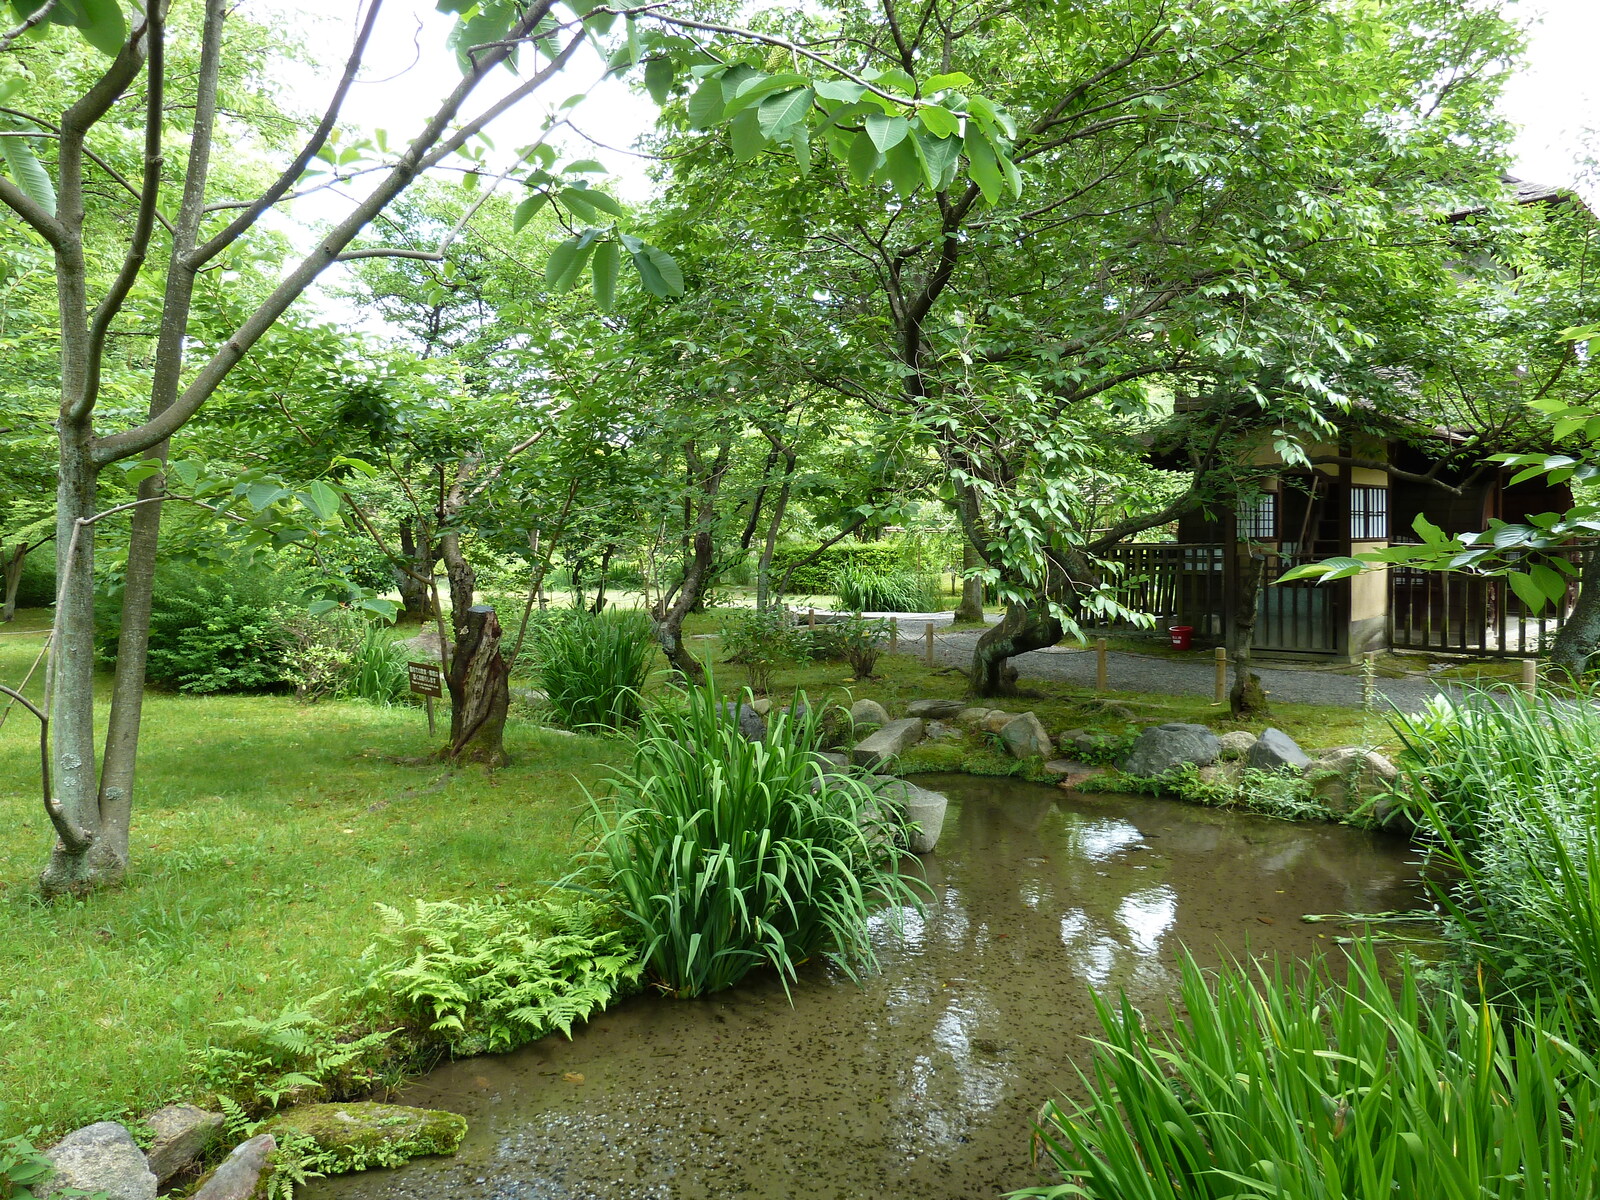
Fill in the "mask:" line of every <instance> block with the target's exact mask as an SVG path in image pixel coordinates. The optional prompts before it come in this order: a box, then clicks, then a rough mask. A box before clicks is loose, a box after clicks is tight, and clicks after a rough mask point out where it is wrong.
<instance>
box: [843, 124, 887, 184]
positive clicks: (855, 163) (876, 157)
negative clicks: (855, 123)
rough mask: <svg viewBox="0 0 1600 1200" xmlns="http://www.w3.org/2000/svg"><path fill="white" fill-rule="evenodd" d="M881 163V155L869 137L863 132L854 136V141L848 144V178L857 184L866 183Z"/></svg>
mask: <svg viewBox="0 0 1600 1200" xmlns="http://www.w3.org/2000/svg"><path fill="white" fill-rule="evenodd" d="M882 161H883V155H882V154H880V153H878V148H877V146H875V145H873V144H872V138H871V136H870V135H869V134H867V132H866V131H865V130H863V131H862V132H861V133H858V134H856V140H855V141H854V142H852V143H851V144H850V159H849V167H850V177H851V178H852V179H854V180H855V181H856V182H857V183H866V182H867V181H868V180H870V179H871V178H872V176H873V175H874V174H875V173H876V172H877V170H878V164H879V163H880V162H882Z"/></svg>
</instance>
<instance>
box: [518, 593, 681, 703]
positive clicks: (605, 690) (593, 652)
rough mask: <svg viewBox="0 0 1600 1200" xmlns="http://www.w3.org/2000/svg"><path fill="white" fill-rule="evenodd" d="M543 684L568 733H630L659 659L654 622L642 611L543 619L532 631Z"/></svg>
mask: <svg viewBox="0 0 1600 1200" xmlns="http://www.w3.org/2000/svg"><path fill="white" fill-rule="evenodd" d="M533 636H534V638H535V654H536V660H537V663H538V666H537V668H536V670H537V673H538V676H539V684H540V686H541V687H542V688H543V689H544V692H545V695H546V696H548V697H549V703H550V707H551V708H552V709H553V710H554V712H555V716H556V719H557V720H558V721H560V722H561V723H562V724H563V725H565V726H567V727H568V728H569V729H613V730H615V729H630V728H632V727H633V726H635V725H637V724H638V723H639V711H640V707H641V702H640V693H641V692H642V690H643V688H644V684H645V680H646V679H647V678H648V677H649V674H650V665H651V662H652V661H653V659H654V657H655V637H654V632H653V629H652V627H651V624H650V618H649V616H648V615H646V614H645V613H643V612H641V611H639V610H638V609H631V608H608V609H606V610H604V611H603V612H599V613H590V612H586V611H584V610H582V609H565V610H562V611H560V612H559V613H557V614H544V615H543V619H541V621H540V622H539V624H538V625H537V626H535V628H534V633H533Z"/></svg>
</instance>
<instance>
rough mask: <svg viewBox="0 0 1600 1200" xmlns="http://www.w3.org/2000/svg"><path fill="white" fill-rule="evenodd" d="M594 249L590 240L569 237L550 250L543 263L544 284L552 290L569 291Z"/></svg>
mask: <svg viewBox="0 0 1600 1200" xmlns="http://www.w3.org/2000/svg"><path fill="white" fill-rule="evenodd" d="M593 249H594V243H593V241H592V240H586V239H584V238H583V237H581V236H580V237H570V238H568V239H567V240H566V241H564V242H562V243H561V244H560V245H559V246H557V247H556V248H555V249H554V250H552V251H551V252H550V258H549V260H548V261H546V263H545V265H544V285H545V287H547V288H549V289H550V290H551V291H552V292H570V291H571V290H572V285H573V284H574V283H576V282H577V281H578V276H579V275H581V274H582V273H583V268H584V264H585V263H587V262H588V261H589V254H590V252H591V251H592V250H593Z"/></svg>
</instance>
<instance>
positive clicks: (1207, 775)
mask: <svg viewBox="0 0 1600 1200" xmlns="http://www.w3.org/2000/svg"><path fill="white" fill-rule="evenodd" d="M1195 776H1196V777H1197V778H1198V779H1199V780H1200V782H1201V783H1218V784H1222V785H1224V786H1225V787H1228V788H1234V787H1237V786H1238V784H1239V764H1238V763H1215V764H1213V765H1212V766H1209V767H1201V768H1200V769H1199V770H1198V771H1196V772H1195Z"/></svg>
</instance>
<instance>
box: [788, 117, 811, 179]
mask: <svg viewBox="0 0 1600 1200" xmlns="http://www.w3.org/2000/svg"><path fill="white" fill-rule="evenodd" d="M789 146H790V148H791V149H792V150H793V151H794V161H795V163H796V165H797V166H799V168H800V174H802V175H809V174H810V173H811V131H810V130H808V129H807V128H806V125H805V122H804V121H798V122H796V123H795V126H794V128H792V129H791V130H789Z"/></svg>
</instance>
